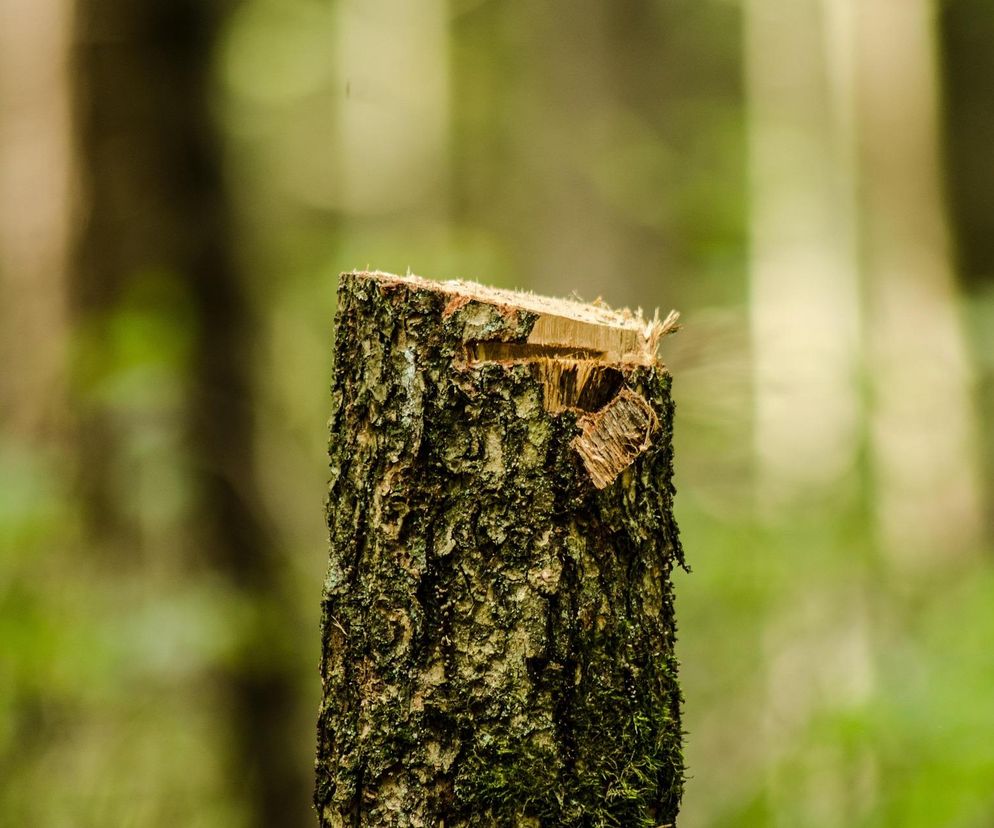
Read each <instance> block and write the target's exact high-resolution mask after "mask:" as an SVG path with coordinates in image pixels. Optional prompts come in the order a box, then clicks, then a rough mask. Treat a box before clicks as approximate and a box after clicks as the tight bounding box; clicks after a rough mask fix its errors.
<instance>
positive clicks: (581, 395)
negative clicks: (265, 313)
mask: <svg viewBox="0 0 994 828" xmlns="http://www.w3.org/2000/svg"><path fill="white" fill-rule="evenodd" d="M667 327H670V326H668V325H660V324H659V323H658V321H657V322H650V323H648V324H647V323H645V322H643V321H642V320H641V318H640V317H638V316H635V315H633V314H631V313H629V312H627V311H625V312H616V311H611V310H608V309H606V308H604V307H603V306H600V305H596V304H595V305H584V304H581V303H579V302H566V301H557V300H550V299H544V298H542V297H538V296H534V295H531V294H524V293H514V292H510V291H498V290H494V289H489V288H485V287H483V286H480V285H475V284H469V283H464V282H444V283H436V282H430V281H428V280H425V279H421V278H418V277H415V276H407V277H399V276H392V275H387V274H383V273H347V274H343V276H342V278H341V283H340V287H339V309H338V316H337V341H336V348H335V369H334V381H333V405H334V414H333V416H332V420H331V449H330V457H331V483H330V496H329V500H328V526H329V530H330V536H331V558H330V565H329V568H328V575H327V579H326V582H325V587H324V598H323V622H322V636H323V647H322V661H321V676H322V684H323V701H322V704H321V710H320V719H319V724H318V754H317V787H316V792H315V804H316V806H317V810H318V814H319V818H320V824H321V825H322V826H325V828H354V826H397V827H398V828H400V827H401V826H403V827H404V828H406V827H407V826H412V827H413V826H431V827H432V828H434V827H435V826H439V827H440V828H441V826H444V828H457V826H543V828H544V827H545V826H548V828H563V826H624V828H630V826H659V825H667V824H671V823H673V822H674V821H675V818H676V813H677V809H678V806H679V801H680V796H681V793H682V787H683V759H682V734H681V728H680V703H681V697H680V690H679V687H678V684H677V661H676V658H675V655H674V641H675V623H674V615H673V592H672V586H671V581H670V575H671V571H672V569H673V567H674V565H675V564H682V563H683V558H682V551H681V548H680V542H679V538H678V532H677V527H676V524H675V522H674V519H673V494H674V489H673V485H672V482H671V481H672V468H673V466H672V462H673V452H672V443H671V436H672V421H673V403H672V400H671V397H670V377H669V375H668V373H667V372H666V369H665V367H664V366H663V365H662V364H661V363H660V362H659V361H658V359H657V357H656V342H657V340H658V338H659V336H660V335H661V334H662V333H665V332H666V330H665V329H666V328H667Z"/></svg>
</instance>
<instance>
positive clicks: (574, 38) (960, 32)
mask: <svg viewBox="0 0 994 828" xmlns="http://www.w3.org/2000/svg"><path fill="white" fill-rule="evenodd" d="M992 44H994V3H992V2H991V0H946V1H945V2H943V0H740V2H736V0H610V2H596V0H531V1H530V2H528V1H526V0H337V2H335V1H333V0H240V1H239V2H235V0H140V2H135V1H134V0H75V2H71V1H70V0H0V416H2V431H0V824H2V825H5V826H6V825H11V826H34V825H38V826H41V825H43V826H47V828H58V827H59V826H84V827H85V826H94V827H96V826H100V828H103V826H246V827H249V826H252V827H253V828H254V826H260V827H261V826H267V827H269V828H272V827H275V826H305V825H309V824H311V823H312V818H311V816H310V813H309V804H310V784H311V773H312V770H311V769H312V757H313V748H314V721H315V714H316V706H317V701H318V695H319V687H318V675H317V661H318V610H319V597H320V590H321V583H322V580H323V576H324V568H325V562H326V554H327V553H326V538H325V527H324V522H323V518H322V500H323V497H324V490H325V480H326V473H327V472H326V462H325V440H326V430H325V428H326V425H325V424H326V420H327V417H328V415H329V405H330V400H329V394H328V385H329V380H330V371H331V365H330V359H331V349H332V334H333V326H332V320H333V315H334V311H335V299H334V297H335V288H336V277H337V274H338V273H339V272H340V271H342V270H345V269H351V268H354V267H365V266H366V265H369V266H371V267H374V268H379V269H384V270H393V271H397V272H405V271H406V270H407V269H408V268H410V269H412V270H413V271H415V272H417V273H419V274H421V275H425V276H431V277H436V278H456V277H465V278H475V279H478V280H481V281H485V282H489V283H492V284H497V285H501V286H506V287H522V288H531V289H535V290H537V291H540V292H543V293H548V294H563V295H569V294H570V293H573V292H575V293H577V294H578V295H579V296H581V297H582V298H585V299H588V300H592V299H594V298H595V297H597V296H598V295H600V296H603V298H604V299H605V300H606V301H608V302H609V303H611V304H614V305H626V304H631V305H641V306H642V307H644V308H647V309H651V308H653V307H655V306H657V305H658V306H660V307H661V308H662V309H663V310H664V311H665V310H668V309H669V308H671V307H675V308H679V309H680V310H681V311H682V312H683V318H684V322H685V329H684V330H683V331H681V333H680V334H679V335H677V336H676V337H673V338H671V339H668V340H667V341H666V342H665V343H664V347H663V354H662V356H663V358H664V359H665V360H666V362H667V363H668V364H669V365H670V366H671V368H672V370H673V372H674V375H675V393H676V396H677V404H678V422H677V482H678V486H679V494H678V497H677V507H678V518H679V520H680V523H681V526H682V530H683V536H684V542H685V546H686V548H687V554H688V558H689V560H690V561H691V563H692V566H693V569H694V571H693V574H692V575H689V576H687V575H683V574H680V575H678V582H677V591H678V597H679V605H678V611H679V615H680V620H681V642H680V654H681V659H682V663H683V668H682V669H683V681H684V688H685V693H686V697H687V705H686V722H685V726H686V728H687V730H688V732H689V736H688V742H687V758H688V762H689V767H690V774H691V778H690V780H689V783H688V787H687V792H686V799H685V809H684V819H683V821H682V825H683V826H685V828H694V827H695V826H784V828H794V827H795V826H805V827H806V828H821V826H826V828H827V827H828V826H842V825H845V826H848V828H854V826H893V825H901V826H904V827H905V828H914V827H915V826H922V828H924V827H925V826H929V828H934V826H963V827H964V828H967V827H968V826H990V825H994V562H992V554H991V553H992V523H994V522H992V514H994V509H992V505H994V503H992V498H991V492H992V489H994V486H992V483H994V430H992V429H991V428H990V427H989V424H990V422H991V420H992V418H994V163H992V150H994V48H992Z"/></svg>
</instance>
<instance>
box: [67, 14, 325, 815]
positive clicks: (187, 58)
mask: <svg viewBox="0 0 994 828" xmlns="http://www.w3.org/2000/svg"><path fill="white" fill-rule="evenodd" d="M228 11H229V4H228V3H227V2H209V1H205V0H143V1H142V2H131V0H79V2H78V4H77V16H76V25H75V38H74V40H75V43H74V46H75V60H74V65H73V69H74V80H75V88H74V93H75V114H76V129H77V136H78V154H79V157H78V165H79V170H80V177H81V203H80V213H79V228H78V237H77V242H76V246H75V249H74V262H73V265H74V267H73V279H74V280H73V300H74V312H75V316H76V321H77V324H78V325H79V326H80V328H81V330H82V331H83V333H84V336H85V337H86V340H85V344H86V348H87V350H88V351H89V353H90V354H91V356H92V359H93V362H94V363H95V365H96V366H97V367H96V368H94V369H93V370H95V371H97V373H99V372H100V371H101V370H105V369H104V368H103V367H102V366H103V364H104V363H106V362H107V361H108V360H109V359H110V360H113V359H120V358H121V356H120V354H116V353H115V351H114V349H115V348H119V347H122V346H120V344H119V339H120V338H121V337H122V336H124V337H125V339H126V342H127V336H128V335H130V334H131V333H132V331H131V329H130V328H128V327H126V326H124V323H125V322H127V321H128V320H129V317H128V316H127V315H126V314H125V313H124V311H125V310H126V309H128V307H129V306H128V303H129V302H130V301H131V300H132V298H133V296H134V295H135V293H136V292H141V291H142V290H145V289H146V288H147V286H148V285H149V284H152V285H154V286H156V287H154V289H153V292H152V297H151V300H150V301H149V302H148V307H147V311H148V313H150V314H151V318H152V319H153V320H154V322H155V324H154V325H153V326H152V328H151V333H149V332H148V331H147V330H146V331H145V334H144V335H145V336H147V337H148V341H146V342H145V343H144V347H146V348H149V349H152V350H153V351H158V350H161V351H167V350H168V349H169V348H170V342H169V339H170V337H179V338H180V339H181V340H182V342H183V343H185V344H186V348H187V358H186V359H185V360H184V361H183V362H182V370H183V376H182V377H181V382H180V388H181V391H180V400H179V403H178V410H177V411H175V412H173V411H172V410H169V409H166V410H165V411H161V410H160V411H158V412H156V414H157V415H158V416H164V417H169V416H171V415H172V414H173V413H175V414H176V415H177V416H178V417H179V418H180V419H181V422H182V424H183V425H182V428H183V436H182V439H181V444H180V445H179V446H177V447H176V449H177V450H178V451H181V452H184V453H185V456H186V457H187V459H188V463H187V466H186V468H185V469H183V472H184V474H186V476H187V486H188V487H189V488H190V489H191V490H192V494H191V497H190V502H191V503H192V513H189V512H188V514H187V515H186V516H185V517H184V518H182V519H183V520H184V521H185V522H186V532H185V536H186V537H188V538H191V539H192V542H193V549H192V550H191V553H190V554H189V555H188V557H185V558H183V559H182V560H180V561H178V562H177V565H178V566H179V567H181V568H182V567H186V568H187V572H188V573H189V574H188V576H187V577H190V578H193V577H195V573H196V572H197V570H198V569H201V568H202V567H203V565H204V564H205V563H206V564H207V567H208V568H209V569H213V570H214V572H216V573H217V574H219V575H220V577H221V578H222V579H223V580H224V581H225V582H226V584H227V585H228V587H229V588H230V589H231V590H232V591H233V592H234V593H235V594H236V595H238V596H239V597H240V598H241V599H242V600H243V601H244V603H245V605H247V606H248V607H250V610H251V611H252V612H254V613H256V614H257V616H258V617H260V618H261V617H264V616H266V613H264V612H263V610H265V609H267V608H268V609H271V608H272V607H273V606H274V605H276V606H278V605H279V596H280V587H279V584H280V577H279V575H280V573H279V569H278V560H277V558H276V556H275V554H274V549H273V544H272V539H271V538H270V536H269V533H268V529H267V527H266V526H265V525H264V521H263V520H262V519H261V517H260V515H261V511H262V510H261V506H260V504H259V498H258V493H257V490H256V489H257V485H256V482H257V477H256V469H255V459H254V454H253V425H252V406H253V393H254V392H253V387H252V386H253V378H252V373H251V365H252V343H253V333H252V332H253V319H252V309H251V307H250V306H249V298H248V295H247V292H246V285H245V284H244V280H243V279H244V277H243V274H242V272H241V270H240V268H239V267H238V264H237V256H236V252H235V249H234V241H233V233H232V215H231V207H230V205H229V201H228V193H227V191H226V188H225V184H224V180H223V172H222V154H221V148H220V142H219V136H218V132H217V127H216V125H215V123H214V117H213V113H212V112H211V108H210V100H209V91H210V84H211V72H210V68H211V61H212V52H213V49H214V46H215V44H216V41H217V37H218V33H219V29H220V27H221V25H222V23H223V22H224V20H225V18H226V15H227V14H228ZM94 355H95V356H94ZM86 367H87V366H85V365H84V366H83V368H84V369H86ZM91 367H92V366H91ZM84 373H85V370H84ZM83 380H84V381H90V380H93V377H92V376H86V377H84V378H83ZM140 426H141V423H140V422H138V421H137V418H134V417H131V418H129V417H128V413H127V411H126V410H125V411H124V412H123V413H122V411H121V410H120V408H119V407H118V408H115V406H114V405H113V403H112V402H108V401H107V398H106V395H105V394H98V393H93V394H90V395H89V396H88V397H84V399H83V405H82V410H81V413H80V423H79V428H80V435H79V442H80V445H81V446H82V447H83V456H82V457H81V460H80V462H81V470H80V474H81V478H82V479H83V481H85V482H86V483H87V484H88V486H87V488H88V491H87V500H88V503H89V509H88V512H89V515H90V517H91V519H90V521H89V524H90V527H91V532H92V533H93V534H94V535H95V536H98V537H99V538H100V539H101V540H103V541H105V542H106V544H107V545H109V546H117V547H119V548H122V550H123V548H127V551H128V556H127V558H125V557H123V556H122V557H120V558H119V560H121V561H127V560H131V561H132V562H133V561H135V560H141V556H142V547H143V545H147V543H148V542H149V540H150V539H149V538H148V537H145V536H143V531H142V516H141V512H140V511H139V512H138V513H134V512H133V511H129V510H128V508H127V507H126V506H124V505H122V504H125V503H127V501H128V497H127V495H128V494H129V487H133V486H134V485H135V481H134V480H133V479H132V476H131V475H129V473H128V469H127V468H126V466H125V465H124V464H125V458H123V457H122V455H123V454H124V453H125V446H126V445H127V441H128V440H129V439H134V432H135V430H136V429H138V428H139V427H140ZM145 535H148V533H147V532H146V533H145ZM182 536H183V534H182V533H178V534H177V535H176V536H174V537H182ZM156 551H158V552H160V553H166V554H168V553H171V552H172V550H171V549H166V550H163V549H161V548H159V549H158V550H156ZM268 616H273V617H276V618H279V617H280V616H279V615H278V614H275V615H274V613H272V612H270V613H268ZM272 624H273V621H272V618H271V617H270V618H269V620H268V623H267V625H266V626H265V627H263V623H262V622H261V621H260V622H258V623H257V624H256V625H255V626H256V629H253V630H252V632H251V633H250V634H249V640H246V641H245V642H243V644H244V647H243V649H244V651H243V652H241V653H240V654H239V656H238V660H237V662H236V663H234V664H232V665H231V666H229V667H226V668H224V676H223V687H222V697H221V699H220V702H219V707H218V714H219V715H220V716H222V717H225V719H226V722H227V727H228V729H229V731H230V735H231V738H232V740H233V742H232V745H231V746H230V750H231V752H232V763H231V771H230V774H229V778H230V780H231V784H232V785H233V786H234V787H235V791H234V795H235V796H236V797H237V798H238V799H239V800H240V801H242V802H244V804H245V806H246V809H247V810H248V811H249V812H250V813H251V815H252V821H253V824H256V825H259V826H279V825H299V824H304V820H305V819H306V802H307V799H308V797H307V789H308V779H307V776H309V774H306V773H305V772H302V771H304V769H302V768H295V767H294V766H293V764H292V762H290V761H288V759H287V757H288V756H290V755H295V754H294V753H293V752H292V751H288V750H287V749H285V747H284V745H285V743H286V740H287V735H286V734H287V730H288V714H289V712H290V709H291V707H292V703H293V692H292V686H291V684H290V681H289V678H288V676H287V675H285V674H284V672H283V671H282V670H281V667H280V665H279V663H278V658H277V653H278V649H277V647H276V645H274V644H273V640H276V636H277V635H278V634H279V630H278V629H273V627H272Z"/></svg>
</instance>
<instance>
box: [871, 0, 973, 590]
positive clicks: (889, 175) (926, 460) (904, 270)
mask: <svg viewBox="0 0 994 828" xmlns="http://www.w3.org/2000/svg"><path fill="white" fill-rule="evenodd" d="M856 9H857V11H856V22H857V29H856V32H857V35H856V54H857V65H858V72H857V78H858V86H857V89H858V122H859V136H860V147H861V156H860V162H861V192H862V195H863V204H862V215H863V250H864V261H865V266H866V287H867V292H866V293H867V320H866V330H867V335H868V344H869V351H870V359H871V368H872V376H873V378H874V387H873V403H872V412H871V438H872V456H873V463H874V473H875V478H876V479H875V497H874V503H875V507H876V512H877V519H878V524H879V529H880V535H881V540H882V543H883V546H884V549H885V551H886V552H887V554H888V556H889V557H890V559H891V560H892V562H893V563H894V564H895V565H896V566H897V568H898V569H899V570H909V569H910V570H912V571H916V570H924V571H932V570H934V569H935V568H936V567H941V566H943V565H947V564H949V563H950V562H953V561H955V560H956V559H957V558H960V557H962V556H964V555H970V554H971V553H975V552H976V545H977V543H978V540H979V537H980V529H981V518H980V515H981V512H980V498H979V469H978V460H977V458H978V451H977V448H978V445H977V443H978V441H977V423H976V419H975V417H976V414H975V411H974V400H973V388H972V373H971V366H970V362H969V356H968V353H967V349H966V343H965V338H964V331H963V329H962V325H961V321H960V318H959V307H958V297H957V283H956V279H955V276H954V273H953V265H952V262H953V259H952V250H951V244H950V238H949V231H948V226H947V216H946V210H945V198H944V197H945V193H944V192H943V187H942V183H941V182H942V178H941V173H940V166H939V162H940V130H939V90H938V77H937V73H936V64H937V61H936V54H935V52H936V37H935V35H936V31H935V20H934V16H935V11H936V9H935V6H934V5H933V3H932V2H931V0H877V2H873V3H859V4H857V6H856Z"/></svg>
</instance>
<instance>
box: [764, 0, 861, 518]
mask: <svg viewBox="0 0 994 828" xmlns="http://www.w3.org/2000/svg"><path fill="white" fill-rule="evenodd" d="M745 10H746V18H745V20H746V27H745V28H746V38H745V47H746V69H747V71H746V75H747V98H748V104H749V168H750V177H751V187H750V195H751V205H750V208H751V210H750V213H751V218H750V225H751V231H750V236H751V271H750V275H751V296H750V304H749V307H750V313H751V316H752V341H753V353H754V365H755V383H756V385H755V394H756V426H755V427H756V436H755V440H756V453H757V467H758V473H759V479H760V495H761V498H762V499H763V501H764V506H766V507H776V506H777V505H780V506H783V505H787V504H790V503H792V502H796V501H797V500H798V498H799V497H800V498H819V497H823V496H824V495H825V494H826V493H828V492H830V491H832V487H833V486H838V484H839V482H840V481H841V479H842V478H843V476H844V475H846V474H848V473H850V472H851V471H852V469H853V468H854V466H855V463H856V457H857V455H858V453H859V423H860V420H859V417H860V407H859V400H858V396H857V389H858V384H857V371H858V367H859V366H858V362H857V353H858V348H859V320H860V302H859V283H858V278H859V274H858V266H857V253H856V226H855V222H856V220H857V219H856V210H855V168H854V158H853V154H854V145H853V123H852V118H853V112H852V100H851V99H852V65H851V64H852V59H851V37H849V36H848V31H847V30H850V29H851V23H850V21H849V20H848V16H847V15H846V6H845V4H844V3H838V2H832V0H829V2H823V0H796V2H791V3H787V4H784V3H781V2H778V0H749V2H747V3H746V4H745ZM833 11H834V12H836V13H835V14H834V15H833V14H832V13H831V12H833ZM847 45H848V46H849V48H848V49H847ZM836 491H837V489H836Z"/></svg>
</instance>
